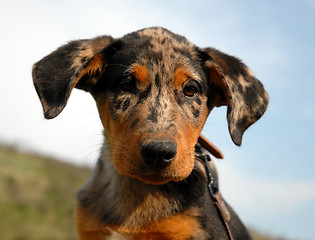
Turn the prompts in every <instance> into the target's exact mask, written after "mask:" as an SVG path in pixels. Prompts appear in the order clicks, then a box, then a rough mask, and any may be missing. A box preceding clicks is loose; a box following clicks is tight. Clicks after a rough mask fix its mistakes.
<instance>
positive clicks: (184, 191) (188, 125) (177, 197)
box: [33, 27, 268, 240]
mask: <svg viewBox="0 0 315 240" xmlns="http://www.w3.org/2000/svg"><path fill="white" fill-rule="evenodd" d="M33 81H34V84H35V88H36V90H37V93H38V95H39V98H40V101H41V103H42V106H43V110H44V114H45V117H46V118H48V119H50V118H54V117H56V116H57V115H58V114H59V113H60V112H61V111H62V110H63V109H64V107H65V106H66V104H67V101H68V99H69V97H70V94H71V91H72V90H73V88H78V89H83V90H85V91H87V92H89V93H91V94H92V96H93V97H94V99H95V101H96V104H97V107H98V110H99V114H100V118H101V121H102V124H103V126H104V135H105V141H104V146H103V148H102V152H101V154H100V157H99V159H98V162H97V164H96V166H95V169H94V171H93V173H92V174H91V176H90V178H89V180H88V181H87V182H86V183H85V185H84V186H83V187H82V188H81V189H80V191H79V192H78V196H77V208H76V223H77V229H78V236H79V238H80V239H89V240H93V239H178V240H180V239H183V240H184V239H200V240H203V239H227V233H226V229H225V228H224V225H223V223H222V221H221V218H220V216H219V215H218V212H217V210H216V208H215V206H214V204H213V203H212V200H211V198H210V196H209V193H208V191H207V176H206V175H205V169H204V166H203V164H202V163H201V162H200V160H198V156H196V153H195V145H196V143H197V141H198V137H199V135H200V133H201V131H202V128H203V125H204V123H205V121H206V119H207V116H208V114H209V113H210V111H211V110H212V109H213V108H214V107H220V106H222V105H226V106H227V119H228V125H229V131H230V135H231V138H232V140H233V141H234V143H235V144H237V145H240V144H241V142H242V135H243V133H244V131H245V130H246V129H247V128H248V127H249V126H250V125H251V124H253V123H254V122H256V121H257V120H258V119H259V118H260V117H261V116H262V115H263V113H264V112H265V110H266V108H267V104H268V94H267V93H266V91H265V90H264V87H263V85H262V84H261V83H260V81H258V80H257V79H256V78H255V76H254V75H253V74H252V72H251V71H250V70H249V68H248V67H247V66H245V65H244V64H243V63H242V62H241V61H240V60H238V59H236V58H234V57H232V56H229V55H227V54H224V53H221V52H220V51H218V50H216V49H213V48H199V47H197V46H196V45H194V44H193V43H191V42H189V41H188V40H187V39H186V38H185V37H183V36H180V35H177V34H174V33H172V32H170V31H168V30H166V29H164V28H160V27H154V28H147V29H142V30H139V31H136V32H133V33H130V34H127V35H125V36H123V37H122V38H118V39H114V38H112V37H110V36H101V37H97V38H93V39H86V40H77V41H72V42H70V43H68V44H66V45H64V46H62V47H60V48H59V49H57V50H56V51H54V52H52V53H51V54H49V55H48V56H46V57H44V58H43V59H42V60H40V61H39V62H37V63H36V64H34V66H33ZM159 141H164V142H171V143H172V144H173V146H175V148H176V154H175V155H174V156H173V157H172V162H171V164H169V165H165V166H164V165H163V166H162V167H161V165H159V164H158V163H157V164H156V165H154V166H153V165H150V164H148V163H147V162H146V161H145V160H144V157H143V154H142V153H141V151H140V150H141V148H142V146H144V145H146V144H148V143H152V142H153V143H154V142H159ZM228 208H229V211H230V213H231V222H230V226H231V231H232V234H233V237H234V239H242V240H244V239H250V236H249V235H248V232H247V230H246V228H245V227H244V226H243V224H242V222H241V221H240V220H239V218H238V217H237V215H236V214H235V213H234V211H233V210H232V209H231V208H230V207H229V206H228Z"/></svg>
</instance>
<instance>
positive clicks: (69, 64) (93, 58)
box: [32, 36, 113, 119]
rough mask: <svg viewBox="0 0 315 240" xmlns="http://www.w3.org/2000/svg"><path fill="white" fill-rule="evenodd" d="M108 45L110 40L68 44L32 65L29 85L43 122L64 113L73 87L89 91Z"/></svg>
mask: <svg viewBox="0 0 315 240" xmlns="http://www.w3.org/2000/svg"><path fill="white" fill-rule="evenodd" d="M112 41H113V38H112V37H110V36H102V37H97V38H93V39H89V40H77V41H72V42H70V43H68V44H66V45H64V46H61V47H60V48H58V49H57V50H56V51H54V52H52V53H51V54H49V55H48V56H46V57H44V58H43V59H42V60H40V61H39V62H37V63H35V64H34V66H33V71H32V76H33V82H34V85H35V88H36V91H37V94H38V96H39V99H40V101H41V104H42V107H43V111H44V115H45V118H47V119H51V118H54V117H56V116H57V115H58V114H59V113H60V112H61V111H62V110H63V109H64V107H65V106H66V104H67V102H68V99H69V97H70V94H71V91H72V89H73V88H74V87H76V88H79V89H83V90H85V91H89V89H90V88H91V85H93V84H95V82H93V81H95V77H96V76H97V75H98V74H100V72H101V71H102V69H103V67H104V65H105V64H106V60H105V56H104V55H105V54H104V53H103V52H102V49H104V48H106V47H107V46H108V45H109V44H110V43H111V42H112Z"/></svg>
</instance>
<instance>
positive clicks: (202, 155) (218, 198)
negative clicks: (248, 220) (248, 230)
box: [195, 143, 233, 240]
mask: <svg viewBox="0 0 315 240" xmlns="http://www.w3.org/2000/svg"><path fill="white" fill-rule="evenodd" d="M195 149H196V150H195V151H196V153H197V155H198V159H200V160H201V162H202V163H203V165H204V166H205V170H206V174H207V178H208V191H209V194H210V197H211V199H212V200H213V202H214V204H215V206H216V208H217V210H218V212H219V214H220V216H221V217H222V220H223V221H224V225H225V228H226V231H227V233H228V235H229V238H230V240H233V236H232V233H231V230H230V227H229V223H228V222H229V221H230V219H231V218H230V213H229V210H228V209H227V207H226V205H225V203H224V200H223V196H222V194H221V192H220V191H219V186H218V183H217V181H216V179H215V176H214V174H213V172H212V170H211V167H210V164H209V162H210V161H211V158H210V154H209V152H208V151H207V150H206V149H205V148H203V146H201V145H200V144H198V143H197V145H196V147H195Z"/></svg>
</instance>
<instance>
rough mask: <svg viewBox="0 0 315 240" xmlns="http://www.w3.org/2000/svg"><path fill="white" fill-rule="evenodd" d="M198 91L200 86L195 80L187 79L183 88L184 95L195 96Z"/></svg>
mask: <svg viewBox="0 0 315 240" xmlns="http://www.w3.org/2000/svg"><path fill="white" fill-rule="evenodd" d="M199 92H200V86H199V84H198V83H197V82H196V81H195V80H191V81H189V82H188V83H187V84H186V85H185V86H184V88H183V93H184V95H185V96H186V97H195V96H196V95H197V94H198V93H199Z"/></svg>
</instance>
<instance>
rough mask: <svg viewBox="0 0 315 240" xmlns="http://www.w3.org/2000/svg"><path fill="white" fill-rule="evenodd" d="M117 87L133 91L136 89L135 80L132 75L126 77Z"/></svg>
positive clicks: (125, 90)
mask: <svg viewBox="0 0 315 240" xmlns="http://www.w3.org/2000/svg"><path fill="white" fill-rule="evenodd" d="M119 89H120V90H122V91H124V92H133V91H134V90H135V89H136V80H135V79H134V78H133V77H127V78H124V79H122V80H121V81H120V83H119Z"/></svg>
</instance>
